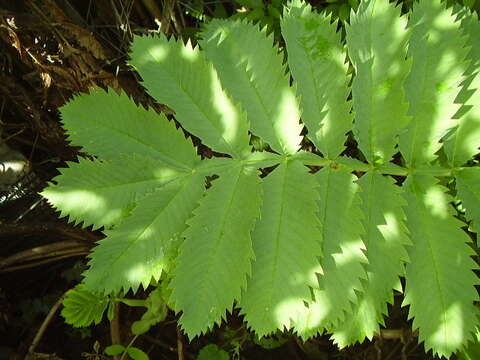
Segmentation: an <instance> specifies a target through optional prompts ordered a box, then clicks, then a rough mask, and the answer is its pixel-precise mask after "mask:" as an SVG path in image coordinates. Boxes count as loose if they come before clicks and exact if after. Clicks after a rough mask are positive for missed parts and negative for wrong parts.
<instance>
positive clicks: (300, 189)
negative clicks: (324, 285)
mask: <svg viewBox="0 0 480 360" xmlns="http://www.w3.org/2000/svg"><path fill="white" fill-rule="evenodd" d="M262 187H263V194H264V202H263V207H262V213H261V216H260V220H259V221H258V222H257V225H256V227H255V231H254V232H253V235H252V239H253V251H254V253H255V261H254V262H253V266H252V276H251V277H250V279H249V280H248V282H247V289H246V291H245V292H244V294H243V295H242V301H241V304H240V305H241V307H242V312H243V313H244V314H245V320H246V321H247V323H248V325H249V326H250V327H251V328H252V329H253V330H254V331H255V332H256V333H257V334H258V336H264V335H267V334H271V333H273V332H275V331H276V330H277V329H283V328H287V329H288V328H290V327H291V323H290V322H291V319H294V318H295V316H296V314H297V313H298V312H300V311H301V310H302V309H303V307H304V305H303V304H304V302H306V301H310V300H311V295H310V289H309V286H312V287H313V286H318V280H317V277H316V273H320V272H321V268H320V263H319V257H320V256H321V252H322V251H321V240H322V234H321V232H320V222H319V220H318V217H317V213H318V204H317V202H318V198H319V194H318V191H317V187H318V184H317V183H316V181H315V178H314V177H313V176H312V175H311V174H309V173H308V169H307V168H306V167H305V166H303V165H302V164H301V163H300V162H298V161H292V162H286V163H282V164H280V165H279V167H278V168H276V169H275V170H274V171H273V172H272V173H270V174H269V175H268V176H267V177H266V178H265V180H264V181H263V184H262Z"/></svg>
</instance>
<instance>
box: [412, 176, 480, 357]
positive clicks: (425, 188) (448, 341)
mask: <svg viewBox="0 0 480 360" xmlns="http://www.w3.org/2000/svg"><path fill="white" fill-rule="evenodd" d="M404 187H405V193H404V194H405V198H406V199H407V202H408V206H407V208H406V214H407V226H408V229H409V231H410V235H411V239H412V242H413V246H412V247H410V248H409V255H410V260H411V262H410V263H409V264H408V266H407V272H406V278H407V285H406V290H405V300H404V305H410V310H409V317H410V318H412V317H413V318H414V320H413V328H414V329H416V328H418V329H419V332H420V334H419V340H420V341H424V342H425V350H426V351H428V350H430V349H433V352H434V354H438V355H439V356H445V357H449V356H450V355H451V354H452V353H453V352H455V351H456V350H457V349H459V348H461V347H463V346H464V345H466V343H467V340H469V339H471V337H472V333H473V332H474V331H475V328H476V326H477V325H478V319H477V315H478V312H477V309H476V307H475V305H474V304H473V302H474V301H478V294H477V290H476V289H475V288H474V285H476V284H478V278H477V276H476V275H475V274H474V273H473V269H477V268H478V265H477V264H476V263H475V262H474V261H473V260H472V258H471V256H472V255H474V254H475V252H474V251H473V250H472V249H471V248H470V247H469V246H468V245H467V244H466V243H467V242H470V238H469V237H468V235H467V234H466V233H465V232H464V231H462V230H461V229H460V228H461V227H462V226H463V225H464V224H463V223H462V222H460V221H459V220H457V219H456V218H454V217H453V215H454V210H453V208H452V207H451V206H450V204H449V202H450V201H451V200H452V199H451V198H450V197H449V196H448V195H447V193H446V189H445V188H443V187H442V186H440V185H438V184H437V180H436V179H435V178H434V177H433V176H426V175H423V176H422V175H416V176H410V177H409V178H408V179H407V183H406V184H405V185H404Z"/></svg>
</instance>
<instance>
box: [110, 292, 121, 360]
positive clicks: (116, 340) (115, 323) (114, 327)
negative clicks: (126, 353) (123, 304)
mask: <svg viewBox="0 0 480 360" xmlns="http://www.w3.org/2000/svg"><path fill="white" fill-rule="evenodd" d="M113 306H114V311H113V319H112V320H111V321H110V338H111V340H112V344H119V345H121V344H122V338H121V337H120V318H119V317H120V304H119V303H118V302H116V303H115V305H113ZM113 358H114V359H115V360H119V359H120V357H119V356H118V355H114V356H113Z"/></svg>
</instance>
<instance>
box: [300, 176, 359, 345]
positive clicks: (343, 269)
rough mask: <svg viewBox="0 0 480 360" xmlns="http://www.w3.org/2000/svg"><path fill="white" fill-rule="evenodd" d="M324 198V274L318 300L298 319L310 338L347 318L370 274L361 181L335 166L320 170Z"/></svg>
mask: <svg viewBox="0 0 480 360" xmlns="http://www.w3.org/2000/svg"><path fill="white" fill-rule="evenodd" d="M316 178H317V180H318V182H319V185H320V187H319V191H320V199H321V202H320V204H319V218H320V222H321V224H322V238H323V260H322V269H323V275H322V276H320V278H319V286H318V287H316V288H314V289H313V294H314V298H315V300H314V301H312V302H310V303H308V308H305V309H304V311H303V313H302V314H301V315H300V316H299V317H298V319H297V320H296V323H295V327H294V328H295V330H296V331H297V332H298V334H299V335H300V336H301V337H302V338H308V337H310V336H312V335H315V334H317V333H321V332H323V329H325V328H330V327H332V326H334V325H335V324H337V323H338V322H339V321H342V320H344V319H345V312H351V310H352V304H353V303H355V302H356V301H357V294H356V293H357V292H358V291H361V290H362V284H361V279H365V278H366V277H367V275H366V272H365V269H364V263H366V262H367V259H366V257H365V255H364V253H363V251H364V250H365V246H364V243H363V241H362V239H361V235H362V234H363V233H364V229H363V227H362V223H361V221H362V218H363V215H362V212H361V208H360V197H359V196H358V190H359V188H358V185H357V184H356V183H355V182H354V178H355V177H354V175H352V174H350V173H348V172H346V171H342V170H335V169H332V168H323V169H322V170H320V171H319V172H318V173H317V174H316Z"/></svg>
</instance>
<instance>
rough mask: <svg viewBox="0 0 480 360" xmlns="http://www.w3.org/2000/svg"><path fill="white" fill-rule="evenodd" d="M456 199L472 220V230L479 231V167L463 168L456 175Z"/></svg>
mask: <svg viewBox="0 0 480 360" xmlns="http://www.w3.org/2000/svg"><path fill="white" fill-rule="evenodd" d="M457 191H458V194H457V195H458V197H459V198H460V200H462V204H463V206H464V207H465V208H466V217H467V219H469V220H472V225H471V227H472V229H473V230H474V231H476V232H477V234H478V233H479V231H480V167H472V168H464V169H462V170H461V171H460V172H458V174H457Z"/></svg>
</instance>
